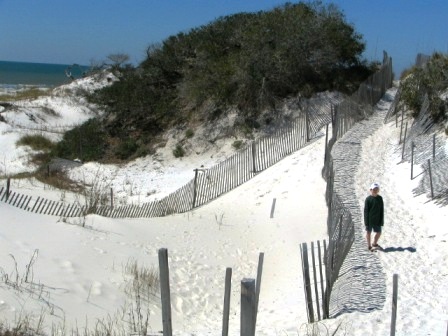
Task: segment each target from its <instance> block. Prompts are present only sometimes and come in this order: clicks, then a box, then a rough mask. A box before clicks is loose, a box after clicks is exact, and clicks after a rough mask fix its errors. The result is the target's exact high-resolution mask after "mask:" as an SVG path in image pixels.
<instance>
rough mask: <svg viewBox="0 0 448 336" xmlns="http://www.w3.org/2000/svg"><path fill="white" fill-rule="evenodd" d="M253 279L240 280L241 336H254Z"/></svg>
mask: <svg viewBox="0 0 448 336" xmlns="http://www.w3.org/2000/svg"><path fill="white" fill-rule="evenodd" d="M254 312H255V279H243V280H241V327H240V329H241V336H254V335H255V326H254V321H255V317H254Z"/></svg>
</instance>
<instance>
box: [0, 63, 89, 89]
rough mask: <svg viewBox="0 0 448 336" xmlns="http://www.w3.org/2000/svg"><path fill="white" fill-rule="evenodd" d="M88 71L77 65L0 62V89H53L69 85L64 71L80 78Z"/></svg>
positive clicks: (84, 67) (86, 68)
mask: <svg viewBox="0 0 448 336" xmlns="http://www.w3.org/2000/svg"><path fill="white" fill-rule="evenodd" d="M88 70H89V67H88V66H82V65H77V64H71V65H68V64H48V63H27V62H10V61H0V88H3V89H7V88H10V89H14V88H18V87H22V86H30V85H31V86H39V87H55V86H59V85H62V84H66V83H69V82H70V81H71V79H70V78H69V77H67V75H66V71H67V72H69V73H71V74H72V75H73V77H74V78H80V77H81V76H82V75H83V73H85V72H87V71H88Z"/></svg>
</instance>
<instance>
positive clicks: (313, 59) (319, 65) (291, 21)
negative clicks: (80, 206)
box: [89, 1, 374, 153]
mask: <svg viewBox="0 0 448 336" xmlns="http://www.w3.org/2000/svg"><path fill="white" fill-rule="evenodd" d="M364 48H365V45H364V42H363V40H362V36H361V35H360V34H359V33H357V32H356V31H355V29H354V27H353V26H352V25H350V24H348V23H347V22H346V21H345V17H344V14H343V13H342V12H341V11H340V10H339V9H338V7H336V6H335V5H332V4H330V5H323V4H322V3H321V2H318V1H316V2H306V3H297V4H291V3H287V4H285V5H283V6H280V7H277V8H274V9H273V10H271V11H260V12H256V13H240V14H235V15H230V16H225V17H220V18H218V19H216V20H215V21H213V22H211V23H209V24H206V25H204V26H201V27H198V28H194V29H191V30H190V31H189V32H182V33H179V34H177V35H173V36H170V37H169V38H167V39H166V40H164V41H163V42H162V43H161V44H158V45H150V46H149V47H148V48H147V51H146V59H145V60H144V61H143V62H142V63H141V64H140V65H139V66H138V67H136V68H134V67H132V66H130V65H126V66H121V67H117V68H116V69H115V71H116V73H117V77H118V80H117V81H116V82H114V83H113V84H112V85H111V86H108V87H105V88H103V89H101V90H98V91H96V92H95V93H93V94H92V95H91V96H90V97H89V98H90V100H91V101H92V102H95V103H97V104H99V105H101V106H103V107H104V108H105V110H106V111H107V117H106V118H105V120H104V123H103V124H104V126H105V128H104V130H105V131H106V132H107V134H108V136H110V137H112V138H114V137H115V138H120V137H122V136H123V135H126V136H127V137H132V138H134V140H137V138H136V137H139V138H138V139H145V143H144V144H142V145H145V146H146V145H147V144H148V143H151V141H153V139H155V138H156V137H157V136H158V135H159V134H162V133H163V132H164V131H165V130H167V129H169V128H170V127H172V126H173V125H186V127H188V123H189V122H194V121H198V120H199V121H211V120H214V118H215V117H216V116H217V115H219V116H220V115H222V114H223V113H225V111H228V110H229V109H237V110H238V111H239V112H238V113H239V114H240V115H241V116H242V118H243V120H255V119H256V118H257V117H258V116H259V115H260V114H261V112H262V111H264V110H266V109H275V108H276V107H277V105H278V103H279V102H281V101H282V99H285V98H288V97H294V96H297V95H301V96H311V95H312V94H314V93H316V92H321V91H325V90H338V91H343V92H348V93H349V92H351V91H353V90H354V89H356V88H357V87H358V84H359V83H360V82H361V81H363V80H364V79H365V78H366V77H367V76H368V75H370V74H371V73H372V71H373V70H374V69H373V68H374V67H373V66H372V65H367V63H366V62H365V61H364V60H363V59H361V54H362V52H363V51H364ZM112 143H113V141H112ZM115 152H117V151H115ZM119 152H120V151H119ZM135 152H136V153H138V152H140V151H138V150H135Z"/></svg>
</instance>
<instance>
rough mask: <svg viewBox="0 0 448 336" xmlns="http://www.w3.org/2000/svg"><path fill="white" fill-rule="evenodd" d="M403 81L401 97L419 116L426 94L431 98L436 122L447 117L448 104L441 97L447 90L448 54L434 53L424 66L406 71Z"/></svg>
mask: <svg viewBox="0 0 448 336" xmlns="http://www.w3.org/2000/svg"><path fill="white" fill-rule="evenodd" d="M404 76H406V77H404V78H403V79H402V81H401V86H400V87H401V99H402V101H403V102H404V104H405V105H406V106H407V107H408V108H409V109H410V110H411V111H412V112H411V114H412V116H413V117H417V116H418V114H419V113H420V110H421V108H422V105H423V102H424V99H425V96H426V95H428V99H429V113H430V115H431V117H432V119H433V120H434V121H436V122H438V121H441V120H445V119H446V118H447V112H448V106H447V103H446V102H445V101H443V100H442V99H440V94H441V93H443V92H445V91H446V90H447V83H448V55H444V54H441V53H434V54H433V55H432V56H431V58H430V59H429V61H428V62H427V63H426V64H425V65H424V66H423V67H413V68H411V69H409V70H407V71H406V72H404Z"/></svg>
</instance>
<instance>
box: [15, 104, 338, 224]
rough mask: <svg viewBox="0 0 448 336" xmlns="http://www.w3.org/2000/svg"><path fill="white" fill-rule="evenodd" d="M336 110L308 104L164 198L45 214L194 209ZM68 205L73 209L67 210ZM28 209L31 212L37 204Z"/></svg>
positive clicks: (133, 214)
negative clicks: (283, 124) (284, 123)
mask: <svg viewBox="0 0 448 336" xmlns="http://www.w3.org/2000/svg"><path fill="white" fill-rule="evenodd" d="M335 102H339V101H338V100H336V101H335ZM332 111H333V102H332V101H331V100H329V99H327V100H326V101H324V102H323V103H320V104H308V105H307V106H306V108H305V110H304V112H303V113H302V114H301V115H300V116H299V117H298V118H297V119H296V120H294V121H292V122H291V123H290V124H289V125H288V126H287V127H282V128H280V129H278V130H276V131H275V132H274V133H273V134H271V135H269V136H265V137H261V138H259V139H257V140H255V141H253V142H252V143H251V144H250V145H248V146H246V147H245V148H243V149H241V150H239V151H237V152H235V153H234V154H233V155H232V156H230V157H229V158H227V159H226V160H224V161H222V162H220V163H218V164H217V165H215V166H213V167H211V168H209V169H195V171H194V177H193V179H192V180H190V181H189V182H188V183H187V184H185V185H184V186H182V187H181V188H180V189H178V190H176V191H174V192H173V193H171V194H169V195H168V196H166V197H164V198H162V199H160V200H157V201H151V202H146V203H143V204H139V205H135V204H133V205H120V206H113V205H112V204H108V205H95V206H93V205H90V206H81V205H80V204H71V205H65V204H64V205H59V206H60V209H58V212H56V213H52V212H50V211H49V209H46V208H45V210H46V211H43V212H42V213H45V214H50V215H58V216H62V215H63V216H67V217H75V216H82V215H86V214H91V213H94V214H98V215H101V216H105V217H112V218H125V217H130V218H138V217H161V216H166V215H170V214H173V213H183V212H186V211H189V210H192V209H194V208H196V207H199V206H201V205H204V204H206V203H208V202H210V201H211V200H213V199H216V198H217V197H219V196H220V195H222V194H224V193H226V192H228V191H230V190H232V189H234V188H236V187H237V186H239V185H241V184H243V183H244V182H246V181H248V180H249V179H251V178H252V177H254V176H255V175H256V174H257V173H259V172H261V171H263V170H265V169H267V168H269V167H270V166H272V165H273V164H275V163H277V162H279V161H280V160H281V159H283V158H284V157H286V156H287V155H289V154H291V153H293V152H294V151H297V150H298V149H300V148H303V147H304V146H305V145H306V144H307V143H309V141H310V140H311V139H312V138H314V137H315V136H316V134H317V133H318V132H319V131H320V129H322V128H323V127H324V126H325V125H327V124H328V123H329V122H330V121H331V118H332ZM36 202H37V201H36ZM39 202H41V203H44V204H43V205H44V207H45V205H48V204H49V203H52V204H53V203H55V202H53V201H49V200H44V199H42V198H39ZM111 203H112V202H111ZM10 204H11V203H10ZM68 207H69V208H70V211H69V210H67V208H68ZM53 208H54V206H53ZM24 209H25V210H29V211H31V209H34V207H32V208H30V207H24ZM39 209H41V207H40V206H39ZM63 210H64V211H63Z"/></svg>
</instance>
